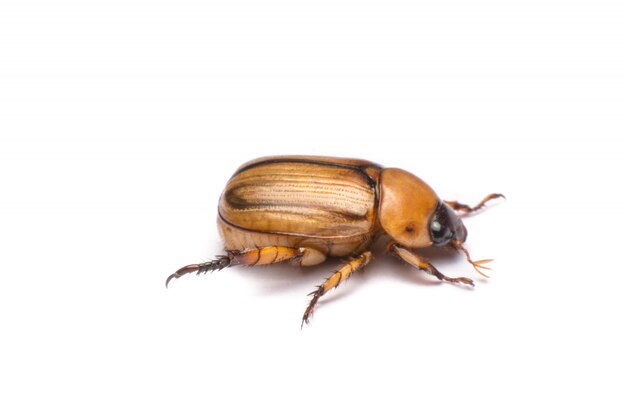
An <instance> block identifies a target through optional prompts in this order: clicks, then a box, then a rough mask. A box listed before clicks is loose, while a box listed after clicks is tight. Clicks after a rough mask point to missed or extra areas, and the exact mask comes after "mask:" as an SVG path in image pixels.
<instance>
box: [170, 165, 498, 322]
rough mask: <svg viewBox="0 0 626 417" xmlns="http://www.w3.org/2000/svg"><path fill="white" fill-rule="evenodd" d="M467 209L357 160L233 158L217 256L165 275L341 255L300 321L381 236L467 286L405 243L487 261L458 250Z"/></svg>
mask: <svg viewBox="0 0 626 417" xmlns="http://www.w3.org/2000/svg"><path fill="white" fill-rule="evenodd" d="M500 197H504V196H503V195H502V194H497V193H494V194H489V195H488V196H486V197H485V198H484V199H483V200H482V201H480V203H478V204H477V205H476V206H469V205H466V204H462V203H459V202H458V201H446V200H441V199H440V198H439V197H438V196H437V194H436V193H435V192H434V191H433V189H432V188H431V187H430V186H429V185H428V184H426V183H425V182H424V181H422V180H421V179H420V178H418V177H416V176H415V175H413V174H411V173H410V172H407V171H405V170H402V169H399V168H383V167H382V166H381V165H378V164H375V163H373V162H370V161H366V160H361V159H348V158H336V157H321V156H272V157H264V158H259V159H255V160H252V161H250V162H247V163H245V164H243V165H242V166H241V167H239V169H237V171H236V172H235V173H234V174H233V176H232V177H231V178H230V180H229V181H228V183H227V184H226V188H225V189H224V191H223V193H222V195H221V197H220V200H219V206H218V219H217V224H218V229H219V232H220V235H221V236H222V238H223V241H224V250H225V254H224V255H220V256H218V257H217V258H216V259H214V260H211V261H209V262H204V263H200V264H191V265H187V266H184V267H182V268H180V269H179V270H177V271H176V272H174V273H173V274H172V275H170V276H169V277H168V278H167V280H166V282H165V286H166V287H167V286H168V284H169V283H170V281H171V280H173V279H176V278H180V277H181V276H183V275H185V274H188V273H191V272H196V273H197V274H200V273H206V272H208V271H216V270H222V269H224V268H226V267H230V266H234V265H246V266H256V265H269V264H274V263H279V262H289V263H291V264H293V265H298V266H310V265H317V264H320V263H322V262H324V261H325V260H326V259H327V258H329V257H338V258H347V259H346V260H345V262H344V263H343V264H342V265H341V266H340V267H339V268H338V269H337V270H336V271H335V272H334V273H332V274H331V275H330V276H329V277H328V278H327V279H326V280H325V281H324V282H323V283H322V284H321V285H319V286H317V288H316V289H315V291H313V292H311V293H310V294H309V296H311V300H310V302H309V304H308V306H307V308H306V309H305V311H304V315H303V316H302V323H301V325H304V323H308V322H309V318H310V317H311V314H312V312H313V308H314V307H315V305H316V303H317V301H318V300H319V299H320V297H322V296H323V295H324V294H326V293H327V292H328V291H329V290H330V289H331V288H336V287H337V286H338V285H339V284H340V283H342V282H343V281H345V280H346V279H347V278H348V277H349V276H350V275H352V274H353V273H354V272H356V271H357V270H359V269H362V268H363V267H365V266H366V265H367V264H368V263H369V262H370V261H371V260H372V252H371V250H370V248H371V246H372V245H373V243H374V242H375V241H376V240H377V239H378V238H380V237H381V236H383V235H386V236H388V237H389V244H388V245H387V251H388V252H390V253H391V254H393V255H395V256H396V257H398V258H400V259H401V260H403V261H404V262H406V263H408V264H409V265H412V266H414V267H415V268H417V269H419V270H422V271H425V272H427V273H428V274H431V275H433V276H435V277H436V278H438V279H439V280H440V281H444V282H450V283H456V284H463V285H468V286H472V287H473V286H474V282H473V281H472V280H471V279H469V278H466V277H457V278H450V277H448V276H446V275H444V274H442V273H441V272H439V270H438V269H437V268H435V267H434V266H433V265H432V264H431V263H430V262H429V261H428V259H426V258H425V257H423V256H421V255H419V254H417V253H416V252H415V249H418V248H424V247H429V246H435V247H441V248H450V249H453V250H455V251H458V252H462V253H463V254H464V255H465V258H466V259H467V261H468V262H469V263H471V264H472V266H473V267H474V268H475V270H476V271H477V272H479V273H480V274H481V275H484V276H486V275H485V274H484V272H482V271H481V269H489V268H488V267H487V266H485V264H486V263H488V262H491V261H492V260H491V259H484V260H480V261H473V260H471V258H470V255H469V253H468V251H467V250H466V249H465V248H464V247H463V243H464V242H465V240H466V238H467V229H466V228H465V226H464V225H463V222H462V221H461V217H462V216H463V215H465V214H468V213H472V212H475V211H477V210H480V209H481V208H483V207H484V206H485V203H487V202H488V201H489V200H492V199H496V198H500Z"/></svg>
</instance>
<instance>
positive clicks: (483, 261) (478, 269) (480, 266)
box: [452, 240, 493, 278]
mask: <svg viewBox="0 0 626 417" xmlns="http://www.w3.org/2000/svg"><path fill="white" fill-rule="evenodd" d="M452 245H453V246H454V248H455V249H457V250H460V251H461V252H463V253H464V254H465V259H467V262H469V263H470V264H472V266H473V267H474V269H475V270H476V272H478V273H479V274H480V275H482V276H483V277H485V278H489V275H487V274H485V273H484V272H483V271H481V269H488V270H491V268H489V267H488V266H485V264H487V263H489V262H492V261H493V259H481V260H479V261H472V258H470V254H469V252H468V251H467V249H465V247H463V244H462V243H461V241H459V240H454V241H453V242H452Z"/></svg>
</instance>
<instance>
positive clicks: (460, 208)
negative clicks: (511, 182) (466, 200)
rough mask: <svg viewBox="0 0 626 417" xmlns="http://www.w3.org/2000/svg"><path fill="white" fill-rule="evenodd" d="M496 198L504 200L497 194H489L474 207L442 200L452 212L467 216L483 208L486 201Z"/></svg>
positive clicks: (502, 196)
mask: <svg viewBox="0 0 626 417" xmlns="http://www.w3.org/2000/svg"><path fill="white" fill-rule="evenodd" d="M496 198H505V197H504V195H502V194H497V193H493V194H489V195H488V196H487V197H485V198H483V199H482V200H481V202H480V203H478V204H476V205H475V206H474V207H471V206H468V205H467V204H463V203H459V202H458V201H447V200H444V203H446V204H447V205H449V206H450V207H451V208H452V210H454V211H460V212H462V213H463V214H469V213H473V212H475V211H478V210H480V209H481V208H483V207H485V203H487V201H489V200H494V199H496Z"/></svg>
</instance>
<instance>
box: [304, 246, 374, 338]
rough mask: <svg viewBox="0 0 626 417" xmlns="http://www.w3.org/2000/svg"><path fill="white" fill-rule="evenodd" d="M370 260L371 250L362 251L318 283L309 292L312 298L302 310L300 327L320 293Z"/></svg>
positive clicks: (337, 283) (306, 320) (306, 321)
mask: <svg viewBox="0 0 626 417" xmlns="http://www.w3.org/2000/svg"><path fill="white" fill-rule="evenodd" d="M371 260H372V252H370V251H366V252H363V253H362V254H360V255H359V256H357V257H355V258H353V259H351V260H350V262H348V263H347V264H345V265H344V266H342V267H341V268H339V269H338V270H337V271H335V273H334V274H332V275H331V276H330V277H328V279H326V281H324V283H323V284H322V285H318V286H317V290H315V291H313V292H311V293H309V295H312V296H313V298H311V301H310V302H309V305H308V306H307V308H306V310H305V311H304V315H303V316H302V324H301V325H300V328H302V326H304V323H307V324H308V323H309V317H310V316H311V314H312V313H313V309H314V308H315V304H317V301H318V300H319V299H320V297H321V296H322V295H324V294H326V293H327V292H328V291H329V290H330V289H331V288H337V286H339V284H340V283H342V282H343V281H345V280H347V279H348V277H349V276H350V275H352V274H353V273H355V272H356V271H358V270H359V269H361V268H363V267H365V265H367V264H368V263H369V262H370V261H371Z"/></svg>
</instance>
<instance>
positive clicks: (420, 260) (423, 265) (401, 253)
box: [388, 242, 474, 287]
mask: <svg viewBox="0 0 626 417" xmlns="http://www.w3.org/2000/svg"><path fill="white" fill-rule="evenodd" d="M388 250H389V252H391V253H392V254H394V255H395V256H397V257H398V258H400V259H402V260H403V261H404V262H406V263H408V264H409V265H411V266H414V267H415V268H417V269H421V270H422V271H425V272H427V273H429V274H430V275H434V276H436V277H437V278H439V280H440V281H446V282H452V283H461V284H465V285H470V286H472V287H473V286H474V281H472V280H471V279H469V278H465V277H458V278H450V277H447V276H445V275H444V274H442V273H441V272H439V270H438V269H437V268H435V267H434V266H433V264H431V263H430V262H428V259H426V258H424V257H423V256H420V255H418V254H416V253H415V252H412V251H410V250H409V249H407V248H405V247H404V246H401V245H399V244H398V243H396V242H391V243H390V244H389V247H388Z"/></svg>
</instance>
